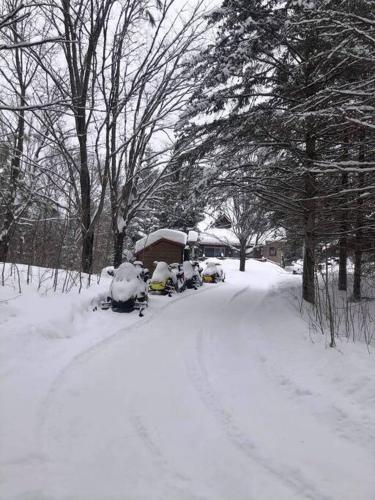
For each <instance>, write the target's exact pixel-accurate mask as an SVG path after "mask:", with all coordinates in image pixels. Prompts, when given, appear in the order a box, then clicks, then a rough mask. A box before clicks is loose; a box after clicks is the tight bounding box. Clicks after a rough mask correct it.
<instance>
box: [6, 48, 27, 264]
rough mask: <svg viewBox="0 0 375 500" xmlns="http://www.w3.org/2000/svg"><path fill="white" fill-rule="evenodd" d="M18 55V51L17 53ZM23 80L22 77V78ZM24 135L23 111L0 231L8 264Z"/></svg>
mask: <svg viewBox="0 0 375 500" xmlns="http://www.w3.org/2000/svg"><path fill="white" fill-rule="evenodd" d="M17 54H18V51H17ZM20 79H21V76H20ZM20 85H21V99H20V103H21V106H25V105H26V99H25V95H26V89H25V86H24V85H23V84H22V83H21V84H20ZM24 133H25V111H24V110H21V111H20V112H19V113H18V127H17V137H16V139H15V148H14V153H13V158H12V161H11V164H10V176H9V194H8V196H7V197H6V201H5V204H6V211H5V217H4V222H3V227H2V228H1V230H0V261H1V262H6V260H7V257H8V251H9V243H10V239H11V235H12V230H13V229H14V228H13V226H14V224H15V201H16V198H17V183H18V178H19V176H20V174H21V161H22V155H23V149H24Z"/></svg>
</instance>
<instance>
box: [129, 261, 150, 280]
mask: <svg viewBox="0 0 375 500" xmlns="http://www.w3.org/2000/svg"><path fill="white" fill-rule="evenodd" d="M133 264H134V266H135V267H136V269H138V270H139V274H140V276H141V278H142V279H143V281H144V282H145V283H147V281H148V280H149V279H150V278H151V274H150V271H149V270H148V269H147V267H145V266H144V265H143V262H142V261H141V260H135V261H134V262H133Z"/></svg>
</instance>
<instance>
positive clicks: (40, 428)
mask: <svg viewBox="0 0 375 500" xmlns="http://www.w3.org/2000/svg"><path fill="white" fill-rule="evenodd" d="M209 290H213V289H212V288H209V287H207V288H201V289H200V290H195V291H194V293H192V294H190V295H188V297H186V296H184V295H179V296H178V297H176V298H175V299H173V300H169V301H168V302H167V303H166V304H165V305H164V306H162V307H160V308H157V309H155V310H154V311H153V312H152V313H151V314H149V315H148V316H147V317H146V318H138V321H135V323H134V324H132V325H130V326H129V327H128V328H126V327H123V328H119V329H117V330H115V331H114V332H113V333H112V334H110V335H109V336H108V337H106V338H105V339H103V340H100V341H99V342H96V343H95V344H93V345H91V346H90V347H88V348H86V349H84V350H83V351H80V352H79V353H78V354H76V355H75V356H74V357H73V358H71V360H70V361H69V363H67V364H66V365H65V367H64V368H62V369H61V370H60V371H59V373H58V375H57V376H56V377H55V379H54V381H53V382H52V384H51V385H50V388H49V390H48V392H47V394H46V396H45V398H44V400H43V403H42V404H41V407H40V410H39V415H38V418H37V423H36V434H37V436H38V441H39V443H40V446H39V449H40V450H42V451H43V450H44V449H45V446H44V445H45V443H44V429H45V426H46V422H47V419H48V414H49V413H50V411H51V408H52V406H53V405H52V403H53V399H54V397H55V394H56V393H57V392H58V390H59V388H60V386H61V385H62V384H63V381H64V379H65V378H66V376H67V375H68V373H70V372H71V371H73V370H74V369H75V368H79V367H80V366H82V365H84V364H85V363H86V362H87V361H89V360H90V359H91V358H92V357H94V356H96V355H97V354H99V353H100V352H101V351H102V350H103V349H106V348H108V347H110V346H111V345H112V344H115V343H116V342H120V341H125V340H128V338H129V334H131V333H134V332H136V331H137V330H139V329H141V328H143V327H144V326H145V325H148V324H149V323H151V322H152V321H153V320H154V318H155V316H156V317H157V316H158V314H160V312H162V311H163V312H164V311H165V310H166V309H168V308H170V307H172V306H173V304H175V303H176V302H179V301H180V300H184V299H185V298H189V297H191V296H196V295H198V294H199V295H200V294H202V293H205V292H208V291H209ZM124 334H126V337H124Z"/></svg>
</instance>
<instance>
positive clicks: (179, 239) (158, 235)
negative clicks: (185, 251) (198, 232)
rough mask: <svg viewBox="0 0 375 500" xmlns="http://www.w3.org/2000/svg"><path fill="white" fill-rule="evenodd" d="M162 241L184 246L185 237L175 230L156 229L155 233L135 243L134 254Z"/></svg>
mask: <svg viewBox="0 0 375 500" xmlns="http://www.w3.org/2000/svg"><path fill="white" fill-rule="evenodd" d="M163 239H164V240H169V241H173V242H174V243H178V244H179V245H182V246H185V245H186V241H187V235H186V233H183V232H182V231H176V230H175V229H158V230H157V231H154V232H153V233H150V234H148V235H147V236H144V237H143V238H141V239H140V240H138V241H137V242H136V243H135V253H138V252H140V251H141V250H144V249H145V248H147V247H149V246H150V245H152V244H153V243H156V242H157V241H159V240H163Z"/></svg>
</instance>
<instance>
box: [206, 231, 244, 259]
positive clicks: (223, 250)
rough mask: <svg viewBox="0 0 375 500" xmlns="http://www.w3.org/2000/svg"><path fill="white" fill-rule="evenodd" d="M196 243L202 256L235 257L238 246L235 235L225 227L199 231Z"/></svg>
mask: <svg viewBox="0 0 375 500" xmlns="http://www.w3.org/2000/svg"><path fill="white" fill-rule="evenodd" d="M197 243H198V246H199V253H200V256H202V257H203V256H204V257H219V258H220V257H235V256H237V255H238V252H239V248H240V242H239V240H238V238H237V236H236V235H235V234H234V233H233V232H232V231H231V230H230V229H227V228H213V229H210V230H207V231H204V232H200V233H198V241H197Z"/></svg>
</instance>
